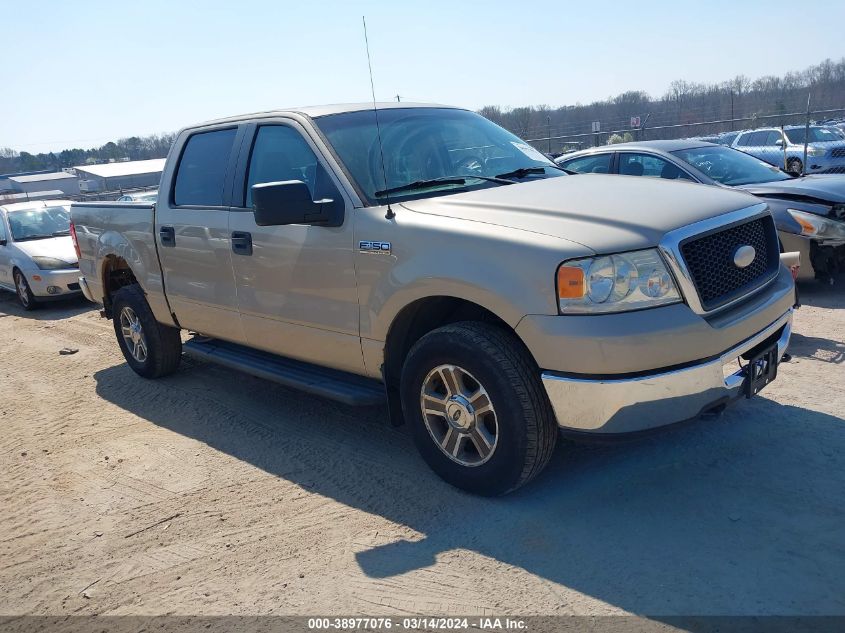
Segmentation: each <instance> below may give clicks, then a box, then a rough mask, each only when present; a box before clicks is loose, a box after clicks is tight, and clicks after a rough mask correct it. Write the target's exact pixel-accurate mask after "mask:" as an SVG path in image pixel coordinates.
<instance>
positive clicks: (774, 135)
mask: <svg viewBox="0 0 845 633" xmlns="http://www.w3.org/2000/svg"><path fill="white" fill-rule="evenodd" d="M780 140H783V137H781V135H780V130H771V131H770V132H768V133H767V134H766V142H765V143H763V144H764V145H777V142H778V141H780Z"/></svg>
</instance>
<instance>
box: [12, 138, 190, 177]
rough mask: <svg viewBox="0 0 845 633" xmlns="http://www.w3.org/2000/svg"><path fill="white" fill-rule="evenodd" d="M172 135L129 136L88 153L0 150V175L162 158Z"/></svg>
mask: <svg viewBox="0 0 845 633" xmlns="http://www.w3.org/2000/svg"><path fill="white" fill-rule="evenodd" d="M175 138H176V134H151V135H150V136H130V137H129V138H122V139H120V140H118V141H109V142H108V143H106V144H105V145H103V146H101V147H95V148H91V149H79V148H75V149H65V150H62V151H61V152H47V153H41V154H30V153H29V152H18V151H16V150H14V149H12V148H9V147H5V148H0V173H4V174H5V173H15V172H21V171H41V170H45V169H49V170H51V171H60V170H61V169H62V168H63V167H76V166H77V165H95V164H98V163H108V162H111V161H119V160H127V159H128V160H146V159H149V158H164V157H165V156H167V152H168V151H169V150H170V146H171V145H172V144H173V141H174V140H175Z"/></svg>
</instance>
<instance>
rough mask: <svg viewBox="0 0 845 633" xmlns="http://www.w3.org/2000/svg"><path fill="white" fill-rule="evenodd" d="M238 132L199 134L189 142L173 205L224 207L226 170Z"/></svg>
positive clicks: (234, 130)
mask: <svg viewBox="0 0 845 633" xmlns="http://www.w3.org/2000/svg"><path fill="white" fill-rule="evenodd" d="M236 133H237V130H236V129H235V128H229V129H225V130H215V131H213V132H200V133H199V134H194V135H193V136H191V137H190V138H189V139H188V142H187V143H186V144H185V149H184V151H183V152H182V158H181V160H180V161H179V166H178V167H177V171H176V185H175V186H174V190H173V202H174V203H175V204H176V205H177V206H181V205H197V206H203V207H220V206H223V185H224V182H225V179H226V168H227V166H228V165H229V158H230V156H231V153H232V144H233V143H234V141H235V134H236Z"/></svg>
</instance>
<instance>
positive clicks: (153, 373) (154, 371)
mask: <svg viewBox="0 0 845 633" xmlns="http://www.w3.org/2000/svg"><path fill="white" fill-rule="evenodd" d="M112 314H113V322H114V333H115V335H116V336H117V343H118V345H120V351H121V352H123V357H124V358H125V359H126V362H127V363H128V364H129V366H130V367H131V368H132V370H133V371H134V372H135V373H136V374H138V375H139V376H143V377H144V378H160V377H162V376H166V375H168V374H172V373H173V372H174V371H176V369H177V368H178V367H179V361H180V360H181V358H182V338H181V336H180V335H179V330H178V329H176V328H174V327H169V326H167V325H162V324H161V323H159V322H158V321H156V318H155V316H153V312H152V310H150V306H149V304H148V303H147V299H146V297H144V292H143V291H142V290H141V287H140V286H138V285H137V284H132V285H130V286H124V287H123V288H121V289H120V290H118V291H117V292H116V293H115V294H114V298H113V299H112ZM130 314H132V315H134V317H135V320H137V323H139V324H140V334H141V336H142V337H143V342H144V354H143V358H141V359H140V360H139V358H136V357H135V356H134V355H133V351H132V350H130V348H129V342H128V341H127V339H126V338H125V337H124V335H123V327H124V324H123V323H122V322H121V318H122V316H123V317H128V315H130ZM139 356H140V354H139Z"/></svg>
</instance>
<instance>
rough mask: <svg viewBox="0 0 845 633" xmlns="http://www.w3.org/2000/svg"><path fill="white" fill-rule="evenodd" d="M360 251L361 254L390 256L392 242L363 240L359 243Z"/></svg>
mask: <svg viewBox="0 0 845 633" xmlns="http://www.w3.org/2000/svg"><path fill="white" fill-rule="evenodd" d="M358 250H359V251H360V252H361V253H370V254H373V255H390V242H373V241H370V240H361V241H360V242H358Z"/></svg>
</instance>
